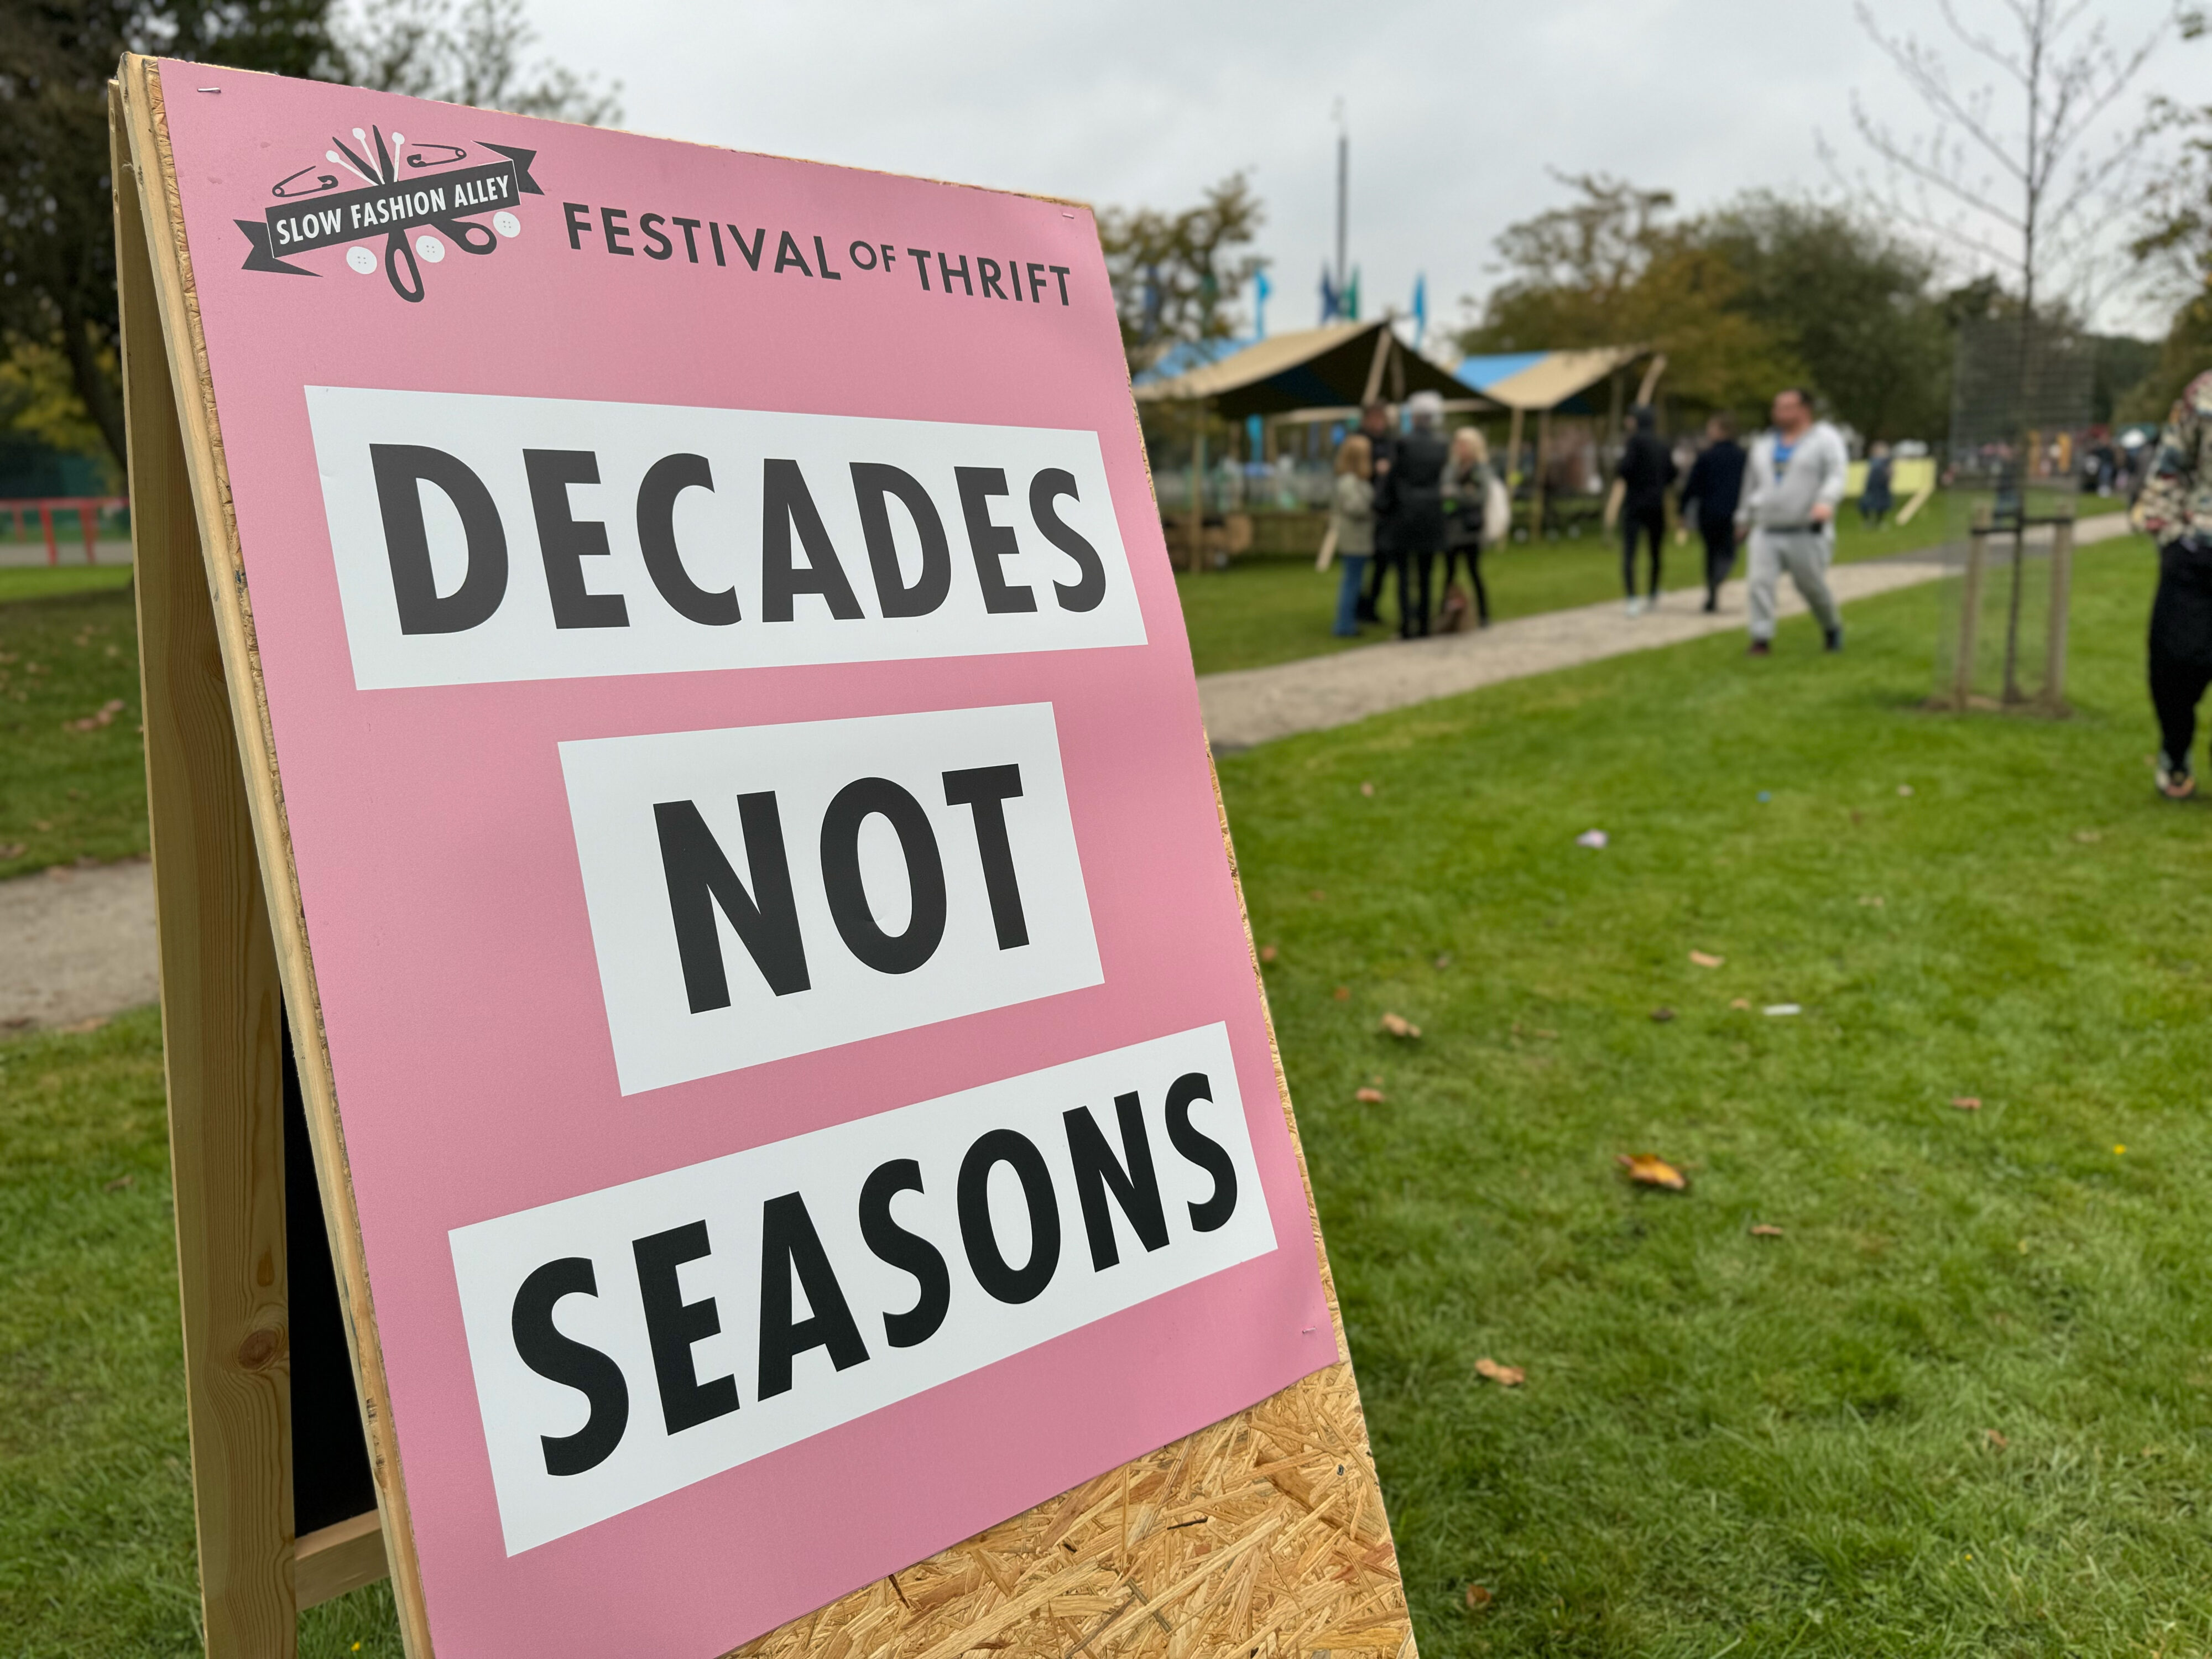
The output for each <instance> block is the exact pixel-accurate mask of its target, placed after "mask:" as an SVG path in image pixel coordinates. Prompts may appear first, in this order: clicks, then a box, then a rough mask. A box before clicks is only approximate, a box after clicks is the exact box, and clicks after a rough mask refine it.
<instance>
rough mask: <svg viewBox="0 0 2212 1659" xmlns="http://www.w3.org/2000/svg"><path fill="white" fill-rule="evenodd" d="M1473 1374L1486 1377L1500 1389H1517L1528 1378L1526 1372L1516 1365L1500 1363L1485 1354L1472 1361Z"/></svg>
mask: <svg viewBox="0 0 2212 1659" xmlns="http://www.w3.org/2000/svg"><path fill="white" fill-rule="evenodd" d="M1474 1374H1475V1375H1476V1376H1480V1377H1485V1378H1487V1379H1488V1380H1489V1381H1491V1382H1492V1383H1496V1384H1498V1387H1499V1388H1501V1389H1517V1388H1519V1387H1520V1386H1521V1385H1522V1383H1526V1382H1527V1381H1528V1372H1526V1371H1524V1370H1522V1369H1521V1368H1520V1367H1519V1366H1518V1365H1501V1364H1498V1362H1497V1361H1496V1360H1495V1359H1492V1358H1488V1357H1487V1356H1486V1357H1484V1358H1480V1359H1478V1360H1476V1361H1475V1362H1474Z"/></svg>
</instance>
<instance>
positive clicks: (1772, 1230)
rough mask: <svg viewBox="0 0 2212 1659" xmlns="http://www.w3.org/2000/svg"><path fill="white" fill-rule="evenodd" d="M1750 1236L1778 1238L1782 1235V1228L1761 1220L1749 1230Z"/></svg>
mask: <svg viewBox="0 0 2212 1659" xmlns="http://www.w3.org/2000/svg"><path fill="white" fill-rule="evenodd" d="M1751 1236H1752V1237H1753V1238H1779V1237H1782V1229H1781V1228H1779V1227H1777V1226H1774V1225H1771V1223H1768V1222H1765V1221H1762V1222H1760V1223H1759V1225H1757V1226H1756V1227H1753V1229H1752V1230H1751Z"/></svg>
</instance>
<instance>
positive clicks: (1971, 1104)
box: [1951, 1095, 1982, 1112]
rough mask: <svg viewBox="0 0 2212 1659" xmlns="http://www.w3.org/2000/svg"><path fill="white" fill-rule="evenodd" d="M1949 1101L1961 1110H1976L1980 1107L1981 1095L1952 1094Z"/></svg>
mask: <svg viewBox="0 0 2212 1659" xmlns="http://www.w3.org/2000/svg"><path fill="white" fill-rule="evenodd" d="M1951 1103H1952V1104H1953V1105H1954V1106H1955V1107H1957V1108H1958V1109H1960V1111H1962V1112H1978V1111H1980V1110H1981V1109H1982V1097H1980V1096H1979V1095H1953V1096H1952V1097H1951Z"/></svg>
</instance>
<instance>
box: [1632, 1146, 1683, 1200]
mask: <svg viewBox="0 0 2212 1659" xmlns="http://www.w3.org/2000/svg"><path fill="white" fill-rule="evenodd" d="M1613 1161H1614V1162H1615V1163H1617V1164H1620V1167H1621V1168H1622V1169H1624V1170H1627V1171H1628V1178H1629V1179H1630V1180H1631V1181H1632V1182H1635V1183H1636V1184H1637V1185H1638V1186H1639V1187H1663V1188H1666V1189H1667V1190H1668V1192H1670V1193H1679V1192H1685V1191H1687V1190H1688V1188H1689V1185H1690V1179H1689V1177H1688V1176H1686V1175H1684V1174H1683V1173H1682V1172H1681V1171H1680V1170H1678V1169H1676V1168H1675V1167H1674V1165H1673V1164H1669V1163H1668V1161H1667V1160H1666V1159H1665V1158H1662V1157H1660V1156H1659V1154H1658V1153H1656V1152H1635V1153H1629V1152H1623V1153H1621V1154H1620V1156H1619V1157H1618V1158H1615V1159H1614V1160H1613Z"/></svg>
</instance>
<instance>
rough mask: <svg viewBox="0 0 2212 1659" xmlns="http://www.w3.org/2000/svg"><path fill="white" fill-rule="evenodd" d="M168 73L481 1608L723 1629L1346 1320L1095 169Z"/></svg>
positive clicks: (271, 698) (362, 1120)
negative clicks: (1090, 202)
mask: <svg viewBox="0 0 2212 1659" xmlns="http://www.w3.org/2000/svg"><path fill="white" fill-rule="evenodd" d="M159 87H160V92H161V103H162V105H163V106H165V108H166V123H167V125H166V131H167V139H168V142H169V143H170V145H171V146H172V147H173V179H174V185H173V189H174V191H175V199H176V202H177V204H178V207H179V210H180V213H181V219H182V225H183V232H184V241H185V246H184V248H183V250H182V254H183V255H184V256H185V258H186V259H187V262H188V263H187V271H188V282H189V285H190V289H191V295H192V297H193V300H194V302H195V303H196V307H197V327H198V328H199V329H200V330H201V331H203V333H204V349H205V361H204V373H205V375H206V377H207V380H208V382H209V383H210V386H211V390H212V398H213V410H214V422H213V424H214V429H213V430H212V431H211V433H210V438H211V439H212V440H213V441H216V442H218V443H219V445H220V450H221V456H222V462H223V464H224V465H225V466H226V467H227V477H228V488H229V492H230V494H229V506H230V507H231V509H232V510H234V513H235V537H236V547H237V550H238V553H237V557H238V559H239V561H240V568H241V569H242V573H243V574H242V578H241V580H240V589H241V592H240V599H242V600H243V601H244V603H245V605H246V606H247V607H249V608H250V623H251V630H252V645H253V647H254V648H255V649H256V651H257V652H258V672H259V675H260V677H261V678H260V688H261V690H262V691H263V693H264V696H265V706H266V720H267V731H268V734H269V738H270V743H271V744H272V745H273V758H274V765H275V769H276V783H277V786H278V787H279V789H280V790H281V803H282V811H283V826H284V832H285V834H286V835H287V836H288V837H289V857H290V860H291V865H292V869H293V871H294V872H295V876H296V884H297V903H298V907H299V913H300V915H301V916H302V917H303V918H304V929H305V947H306V951H307V955H308V956H310V957H312V970H313V979H312V990H313V995H314V999H315V1001H316V1004H317V1008H316V1010H315V1012H319V1019H320V1031H321V1035H322V1037H323V1039H324V1040H325V1042H326V1044H327V1059H328V1076H329V1079H330V1085H331V1091H332V1093H333V1097H334V1100H335V1103H336V1113H337V1129H338V1131H339V1133H340V1136H341V1139H342V1145H343V1177H344V1179H345V1181H346V1182H349V1186H348V1188H346V1194H345V1196H346V1200H347V1202H348V1203H349V1205H350V1206H351V1210H352V1212H353V1215H354V1217H355V1218H356V1219H357V1229H358V1243H359V1252H360V1258H361V1262H362V1265H363V1267H364V1268H365V1275H366V1288H367V1292H368V1304H373V1323H374V1358H375V1363H376V1364H377V1365H378V1366H379V1367H380V1379H381V1390H382V1393H381V1396H380V1397H381V1399H382V1401H383V1402H384V1404H385V1407H386V1409H388V1413H389V1421H388V1424H386V1425H382V1426H383V1427H384V1429H385V1430H386V1431H388V1432H389V1433H390V1435H391V1436H392V1443H393V1444H394V1445H396V1449H397V1462H398V1469H397V1471H396V1473H397V1475H398V1480H399V1482H400V1483H401V1484H402V1485H403V1486H404V1496H405V1505H406V1511H407V1514H408V1516H409V1526H410V1537H411V1548H412V1550H413V1553H414V1559H415V1560H416V1563H417V1564H418V1566H419V1587H420V1597H421V1602H422V1608H423V1609H424V1610H425V1612H426V1616H427V1632H428V1637H429V1638H430V1639H431V1640H432V1641H433V1642H434V1643H435V1649H436V1651H437V1652H438V1653H440V1654H441V1655H452V1656H465V1655H479V1654H482V1655H490V1654H507V1653H513V1652H518V1651H525V1650H526V1651H529V1652H532V1653H533V1654H538V1655H543V1656H549V1659H550V1656H569V1655H574V1656H578V1659H583V1656H593V1659H597V1656H604V1655H606V1654H610V1653H653V1654H673V1655H687V1654H696V1655H701V1656H705V1655H709V1654H714V1653H718V1652H720V1651H722V1650H726V1649H727V1648H728V1647H730V1646H732V1644H737V1643H738V1642H741V1641H743V1640H744V1639H746V1638H750V1637H752V1636H754V1635H757V1634H758V1633H760V1632H765V1631H768V1630H770V1629H772V1628H774V1627H775V1626H778V1625H780V1624H781V1623H783V1622H784V1621H786V1620H790V1619H793V1618H794V1617H796V1616H798V1615H799V1614H802V1613H806V1612H808V1611H810V1610H811V1609H813V1608H815V1607H819V1606H821V1605H823V1603H825V1602H828V1601H831V1600H832V1599H834V1598H836V1597H837V1596H839V1595H842V1594H843V1593H845V1592H847V1591H849V1590H851V1589H854V1588H855V1587H856V1586H860V1585H862V1584H865V1583H867V1582H869V1581H870V1580H872V1579H876V1578H880V1577H883V1576H884V1575H885V1574H887V1573H891V1572H894V1571H896V1570H898V1569H900V1568H902V1567H903V1566H905V1565H908V1564H909V1563H912V1562H915V1561H916V1560H917V1559H921V1558H923V1557H925V1556H927V1555H929V1554H930V1553H933V1552H934V1551H937V1550H939V1549H941V1548H944V1547H947V1546H949V1545H951V1544H952V1543H954V1542H956V1541H959V1540H962V1539H963V1538H966V1537H968V1536H969V1535H970V1534H975V1533H976V1532H977V1531H979V1530H980V1529H981V1528H985V1527H987V1526H989V1525H991V1524H993V1523H994V1522H1000V1521H1001V1520H1003V1519H1005V1518H1006V1517H1008V1516H1012V1515H1015V1514H1017V1513H1018V1512H1020V1511H1022V1510H1025V1509H1027V1508H1029V1507H1030V1506H1032V1505H1035V1504H1039V1503H1041V1502H1042V1501H1043V1500H1045V1499H1047V1498H1051V1497H1052V1496H1053V1495H1054V1494H1056V1493H1059V1492H1063V1491H1065V1490H1066V1489H1067V1488H1069V1487H1071V1486H1074V1485H1076V1484H1077V1483H1079V1482H1081V1481H1083V1480H1086V1479H1088V1478H1090V1477H1092V1476H1094V1475H1097V1474H1100V1473H1101V1472H1103V1471H1106V1470H1109V1469H1112V1468H1115V1466H1117V1465H1119V1464H1121V1463H1122V1462H1126V1461H1127V1460H1129V1459H1131V1458H1133V1457H1135V1456H1138V1455H1141V1454H1144V1453H1146V1452H1147V1451H1149V1450H1151V1449H1153V1448H1156V1447H1158V1446H1161V1445H1163V1444H1164V1443H1168V1442H1170V1441H1172V1440H1174V1439H1176V1437H1180V1436H1183V1435H1186V1434H1188V1433H1190V1432H1192V1431H1194V1430H1196V1429H1198V1428H1200V1427H1201V1426H1203V1425H1207V1424H1210V1423H1213V1422H1216V1421H1218V1419H1223V1418H1225V1417H1226V1416H1229V1415H1231V1413H1236V1412H1237V1411H1239V1410H1241V1409H1243V1408H1244V1407H1248V1406H1249V1405H1251V1404H1253V1403H1254V1402H1255V1401H1260V1400H1261V1399H1263V1398H1265V1397H1266V1396H1267V1395H1271V1394H1273V1393H1274V1392H1276V1391H1278V1390H1280V1389H1284V1388H1285V1387H1286V1386H1287V1385H1288V1384H1290V1383H1292V1382H1294V1381H1296V1380H1297V1379H1298V1378H1300V1377H1302V1376H1306V1375H1307V1374H1309V1373H1310V1372H1312V1371H1314V1370H1318V1369H1319V1368H1322V1367H1323V1366H1326V1365H1329V1364H1334V1362H1335V1361H1336V1359H1337V1358H1338V1352H1337V1345H1336V1340H1335V1337H1334V1330H1333V1326H1332V1320H1331V1316H1330V1312H1329V1309H1328V1304H1327V1302H1326V1300H1325V1297H1324V1294H1323V1290H1322V1282H1321V1276H1320V1270H1319V1265H1318V1262H1317V1259H1316V1249H1315V1244H1314V1235H1313V1232H1312V1228H1311V1222H1310V1213H1309V1208H1308V1200H1307V1197H1306V1194H1305V1192H1304V1187H1303V1184H1302V1180H1301V1175H1300V1170H1299V1167H1298V1164H1297V1153H1296V1148H1295V1146H1294V1144H1293V1141H1292V1139H1291V1133H1290V1130H1289V1128H1288V1126H1287V1124H1286V1121H1285V1103H1284V1101H1283V1100H1282V1098H1281V1097H1280V1094H1279V1088H1278V1085H1277V1080H1276V1073H1275V1069H1274V1066H1273V1057H1272V1051H1271V1045H1270V1039H1269V1032H1268V1028H1267V1019H1266V1014H1265V1010H1264V1008H1263V1006H1262V1003H1261V995H1260V993H1259V990H1258V988H1257V986H1256V983H1255V975H1254V969H1253V966H1252V961H1251V957H1250V950H1249V941H1248V938H1247V935H1246V932H1245V927H1244V924H1243V915H1242V912H1241V908H1240V904H1239V899H1238V896H1237V890H1236V886H1235V883H1234V880H1233V877H1232V872H1231V868H1230V866H1229V862H1228V859H1227V855H1226V853H1225V847H1224V842H1223V836H1222V833H1221V827H1220V822H1219V818H1218V808H1217V804H1216V798H1215V793H1214V790H1213V786H1212V776H1211V773H1210V769H1209V765H1208V761H1207V755H1206V739H1205V735H1204V732H1203V731H1202V729H1201V727H1200V720H1199V709H1198V700H1197V696H1196V689H1195V685H1194V680H1193V677H1192V671H1191V659H1190V653H1189V648H1188V643H1187V641H1186V639H1185V635H1184V631H1183V623H1182V614H1181V610H1180V607H1179V605H1178V603H1177V599H1176V592H1175V587H1174V583H1173V580H1172V577H1171V574H1170V567H1169V562H1168V558H1167V554H1166V550H1165V547H1164V544H1163V538H1162V533H1161V527H1160V522H1159V519H1158V513H1157V511H1156V509H1155V507H1154V504H1153V501H1152V494H1151V489H1150V485H1149V480H1148V477H1147V474H1146V464H1145V457H1144V453H1143V449H1142V443H1141V437H1140V434H1139V427H1138V423H1137V421H1136V419H1135V416H1134V412H1133V406H1132V403H1131V399H1130V393H1129V386H1128V377H1127V372H1126V369H1125V367H1124V362H1123V357H1122V352H1121V342H1120V335H1119V331H1118V328H1117V325H1116V319H1115V307H1114V302H1113V296H1112V294H1111V292H1110V290H1109V284H1108V278H1107V272H1106V270H1105V267H1104V264H1103V259H1102V257H1101V253H1100V249H1099V244H1098V238H1097V228H1096V226H1095V224H1094V223H1093V221H1092V218H1091V215H1090V213H1089V212H1088V211H1087V210H1084V209H1081V208H1079V207H1075V206H1070V205H1066V204H1060V203H1057V202H1054V201H1049V200H1041V199H1037V198H1033V197H1023V196H1018V195H1012V194H1006V193H1000V192H994V191H984V190H976V189H966V188H959V187H955V186H951V185H943V184H936V183H929V182H925V181H921V180H916V179H902V178H896V177H890V176H887V175H884V174H880V173H866V172H860V171H855V170H851V169H847V168H841V167H827V166H819V165H814V164H810V163H806V162H801V161H785V160H778V159H774V158H769V157H764V156H757V155H743V154H733V153H730V152H726V151H721V150H715V149H704V148H696V147H692V146H688V145H684V144H678V143H666V142H659V141H653V140H648V139H645V138H641V137H631V136H627V135H623V134H618V133H611V132H601V131H590V130H585V129H579V128H574V127H569V126H562V125H553V124H549V123H544V122H537V121H531V120H526V119H522V118H515V117H512V116H506V115H501V114H495V113H489V112H483V111H477V110H473V109H466V108H459V107H454V106H441V105H433V104H427V103H422V102H416V101H412V100H404V99H399V98H395V97H389V96H385V95H380V94H371V93H367V92H362V91H357V90H350V89H346V88H336V87H330V86H323V85H313V84H308V83H301V82H286V81H281V80H274V79H269V78H265V77H258V76H246V75H240V74H234V73H230V72H227V71H223V70H210V69H206V68H203V67H199V66H196V65H189V64H161V66H160V69H159ZM295 1000H296V998H295ZM301 1018H303V1012H302V1011H301V1009H299V1008H298V1007H296V1006H295V1009H294V1019H295V1027H296V1026H297V1024H298V1023H299V1022H300V1020H301ZM324 1177H325V1191H326V1193H328V1191H329V1190H330V1183H331V1181H332V1179H333V1178H334V1176H333V1172H332V1171H331V1170H328V1169H327V1168H326V1169H325V1171H324ZM368 1304H362V1305H356V1309H355V1313H356V1319H357V1320H359V1319H362V1318H364V1317H367V1316H368V1313H369V1307H368Z"/></svg>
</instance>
